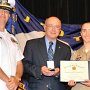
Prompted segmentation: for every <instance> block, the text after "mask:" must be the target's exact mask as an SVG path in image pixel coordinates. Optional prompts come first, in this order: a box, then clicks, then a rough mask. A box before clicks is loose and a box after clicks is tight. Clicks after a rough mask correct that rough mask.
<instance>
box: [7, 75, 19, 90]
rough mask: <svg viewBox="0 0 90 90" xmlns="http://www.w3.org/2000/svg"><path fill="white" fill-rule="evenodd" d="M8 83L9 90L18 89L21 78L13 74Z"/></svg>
mask: <svg viewBox="0 0 90 90" xmlns="http://www.w3.org/2000/svg"><path fill="white" fill-rule="evenodd" d="M6 85H7V87H8V89H9V90H16V89H17V87H18V85H19V80H18V79H17V78H16V77H14V76H11V77H10V78H9V80H8V82H7V83H6Z"/></svg>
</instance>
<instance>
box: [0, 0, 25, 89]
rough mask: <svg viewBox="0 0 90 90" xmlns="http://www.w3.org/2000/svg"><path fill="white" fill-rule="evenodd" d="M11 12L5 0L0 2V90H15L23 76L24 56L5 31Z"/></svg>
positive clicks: (13, 39)
mask: <svg viewBox="0 0 90 90" xmlns="http://www.w3.org/2000/svg"><path fill="white" fill-rule="evenodd" d="M8 1H9V0H8ZM11 1H13V2H14V0H11ZM11 10H12V7H11V6H10V4H8V2H7V0H2V1H0V90H16V89H17V87H18V85H19V81H20V79H21V76H22V74H23V64H22V59H23V58H24V56H23V55H22V53H21V51H20V49H19V46H18V42H17V40H16V38H15V37H14V36H13V35H11V34H10V33H8V32H7V30H6V29H5V26H6V24H7V22H8V19H9V17H10V12H11Z"/></svg>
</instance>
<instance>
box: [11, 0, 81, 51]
mask: <svg viewBox="0 0 90 90" xmlns="http://www.w3.org/2000/svg"><path fill="white" fill-rule="evenodd" d="M11 19H13V20H11V22H12V25H13V26H14V30H11V31H10V32H12V31H13V34H15V36H16V38H17V39H18V41H19V42H20V46H21V49H22V51H23V49H24V46H25V43H26V41H27V40H29V39H33V38H40V37H42V36H44V35H45V33H44V29H43V23H42V21H40V20H38V19H37V18H36V17H35V16H34V15H32V14H31V13H30V12H28V11H27V10H26V9H25V8H24V7H23V6H22V5H21V4H20V2H19V0H16V11H15V12H14V13H13V16H12V18H11ZM10 25H11V24H10ZM58 38H59V39H60V40H63V41H65V42H67V43H69V44H70V46H71V48H72V49H73V50H76V49H78V48H79V47H80V46H81V45H82V39H81V36H80V25H75V24H62V31H61V34H60V35H59V37H58Z"/></svg>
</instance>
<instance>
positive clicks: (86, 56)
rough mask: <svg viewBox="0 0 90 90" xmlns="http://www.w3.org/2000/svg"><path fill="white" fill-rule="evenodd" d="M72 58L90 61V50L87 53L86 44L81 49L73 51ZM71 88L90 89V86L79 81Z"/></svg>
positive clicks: (78, 89)
mask: <svg viewBox="0 0 90 90" xmlns="http://www.w3.org/2000/svg"><path fill="white" fill-rule="evenodd" d="M71 60H77V61H80V60H82V61H90V51H88V52H87V53H86V52H85V48H84V46H82V47H81V48H80V49H78V50H77V51H74V52H73V54H72V57H71ZM71 90H90V87H87V86H85V85H83V84H81V83H77V84H76V85H75V86H74V87H72V89H71Z"/></svg>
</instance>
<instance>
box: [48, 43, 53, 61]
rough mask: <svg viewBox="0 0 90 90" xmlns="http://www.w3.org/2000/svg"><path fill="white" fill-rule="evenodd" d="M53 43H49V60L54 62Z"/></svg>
mask: <svg viewBox="0 0 90 90" xmlns="http://www.w3.org/2000/svg"><path fill="white" fill-rule="evenodd" d="M52 45H53V42H49V48H48V59H49V60H53V49H52Z"/></svg>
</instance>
